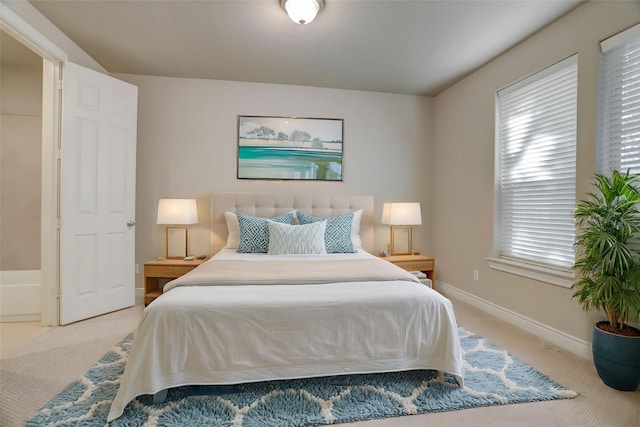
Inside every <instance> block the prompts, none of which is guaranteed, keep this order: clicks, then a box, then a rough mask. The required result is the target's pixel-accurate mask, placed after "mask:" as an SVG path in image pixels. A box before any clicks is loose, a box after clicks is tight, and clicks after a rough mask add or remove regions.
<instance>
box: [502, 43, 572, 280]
mask: <svg viewBox="0 0 640 427" xmlns="http://www.w3.org/2000/svg"><path fill="white" fill-rule="evenodd" d="M577 75H578V65H577V56H576V55H574V56H572V57H569V58H567V59H565V60H563V61H561V62H558V63H556V64H554V65H552V66H550V67H548V68H545V69H544V70H542V71H539V72H537V73H535V74H533V75H531V76H529V77H526V78H524V79H522V80H520V81H518V82H516V83H514V84H512V85H510V86H508V87H506V88H504V89H502V90H500V91H498V95H497V126H496V153H497V157H496V212H497V215H496V226H495V239H494V240H495V258H493V259H492V260H490V266H491V267H492V268H497V269H500V270H505V271H509V272H512V273H516V274H522V275H525V276H528V277H533V278H536V279H538V280H543V281H547V282H550V283H554V284H557V285H561V286H571V283H572V281H573V274H572V272H571V266H572V265H573V262H574V255H575V252H574V248H573V243H574V241H575V222H574V219H573V210H574V208H575V193H576V182H575V181H576V180H575V176H576V105H577ZM505 266H507V267H505Z"/></svg>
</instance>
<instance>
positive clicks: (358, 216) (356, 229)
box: [351, 209, 362, 249]
mask: <svg viewBox="0 0 640 427" xmlns="http://www.w3.org/2000/svg"><path fill="white" fill-rule="evenodd" d="M360 220H362V209H358V210H357V211H354V212H353V222H352V223H351V242H352V243H353V247H354V248H356V249H358V248H362V240H361V239H360Z"/></svg>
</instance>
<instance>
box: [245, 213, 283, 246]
mask: <svg viewBox="0 0 640 427" xmlns="http://www.w3.org/2000/svg"><path fill="white" fill-rule="evenodd" d="M236 216H237V217H238V224H239V226H240V242H239V244H238V252H241V253H266V252H267V251H268V250H269V226H268V225H267V218H261V217H257V216H251V215H245V214H241V213H237V214H236ZM271 219H272V220H273V221H275V222H283V223H285V224H291V223H293V214H292V213H287V214H284V215H279V216H274V217H273V218H271Z"/></svg>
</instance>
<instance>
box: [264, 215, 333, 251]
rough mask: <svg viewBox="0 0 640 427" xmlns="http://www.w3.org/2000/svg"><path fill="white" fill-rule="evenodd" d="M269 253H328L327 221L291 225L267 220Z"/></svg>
mask: <svg viewBox="0 0 640 427" xmlns="http://www.w3.org/2000/svg"><path fill="white" fill-rule="evenodd" d="M267 224H268V225H269V251H268V252H267V253H268V254H269V255H284V254H326V253H327V251H326V250H325V247H324V231H325V229H326V227H327V221H318V222H314V223H312V224H305V225H289V224H283V223H279V222H275V221H271V220H267Z"/></svg>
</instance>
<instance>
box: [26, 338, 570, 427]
mask: <svg viewBox="0 0 640 427" xmlns="http://www.w3.org/2000/svg"><path fill="white" fill-rule="evenodd" d="M132 339H133V334H130V335H129V336H127V337H125V338H124V339H123V340H122V341H121V342H120V343H118V344H117V345H116V346H115V347H114V348H113V349H112V350H111V351H110V352H108V353H107V354H106V355H104V356H103V357H102V358H101V359H100V360H99V361H98V362H97V363H96V364H95V365H93V366H92V367H91V368H89V370H87V372H85V373H84V375H82V376H81V377H80V378H79V379H78V380H76V381H75V382H73V383H72V384H70V385H69V386H68V387H67V388H66V389H65V390H64V391H62V392H61V393H60V394H58V395H57V396H55V397H54V398H53V399H51V401H50V402H49V403H47V404H46V405H45V406H44V407H43V408H42V409H40V411H38V412H37V413H36V414H35V415H34V416H33V417H32V418H31V419H30V420H29V421H27V424H26V425H27V426H45V425H56V426H78V425H81V426H104V425H105V423H106V418H107V413H108V412H109V407H110V405H111V401H112V399H113V398H114V397H115V394H116V392H117V389H118V386H119V382H120V377H121V375H122V372H123V371H124V366H125V363H126V361H127V356H128V353H129V350H130V348H131V341H132ZM460 341H461V344H462V349H463V352H464V360H465V387H464V388H460V387H458V386H457V385H456V384H455V382H454V380H453V378H452V377H451V376H449V375H442V374H439V373H438V372H435V371H410V372H399V373H388V374H369V375H345V376H335V377H325V378H307V379H301V380H287V381H268V382H262V383H254V384H243V385H237V386H224V387H213V386H206V387H180V388H176V389H172V390H170V391H169V395H168V397H167V400H166V402H165V403H163V404H158V405H153V403H152V399H151V397H150V396H141V397H139V398H138V399H136V400H134V401H133V402H131V403H130V404H129V405H128V406H127V408H126V409H125V412H124V415H123V416H122V417H120V418H118V419H117V420H115V421H113V422H112V423H111V424H110V425H111V427H117V426H141V425H145V426H177V425H208V426H233V427H250V426H251V427H253V426H256V427H257V426H260V427H265V426H278V427H285V426H317V425H326V424H339V423H344V422H353V421H361V420H368V419H374V418H388V417H398V416H403V415H412V414H423V413H427V412H445V411H455V410H460V409H465V408H473V407H479V406H490V405H504V404H509V403H524V402H534V401H541V400H554V399H568V398H573V397H575V396H576V395H577V394H576V393H575V392H573V391H571V390H568V389H566V388H564V387H562V386H560V385H559V384H557V383H555V382H554V381H553V380H551V379H549V378H548V377H546V376H545V375H543V374H541V373H540V372H538V371H536V370H535V369H533V368H532V367H530V366H528V365H527V364H525V363H524V362H522V361H520V360H518V359H516V358H515V357H513V356H512V355H510V354H509V353H508V352H506V351H505V350H502V349H500V348H498V347H496V346H494V345H492V344H490V343H488V342H487V341H486V340H485V339H483V338H481V337H479V336H477V335H474V334H473V333H471V332H469V331H466V330H464V329H462V328H460Z"/></svg>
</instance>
